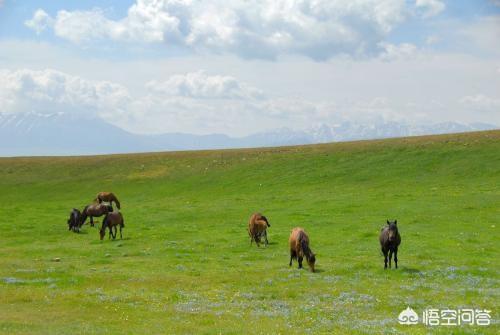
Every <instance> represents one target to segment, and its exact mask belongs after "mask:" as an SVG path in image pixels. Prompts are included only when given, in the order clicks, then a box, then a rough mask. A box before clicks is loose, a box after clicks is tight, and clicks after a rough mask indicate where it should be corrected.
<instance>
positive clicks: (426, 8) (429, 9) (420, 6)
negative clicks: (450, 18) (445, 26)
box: [415, 0, 446, 18]
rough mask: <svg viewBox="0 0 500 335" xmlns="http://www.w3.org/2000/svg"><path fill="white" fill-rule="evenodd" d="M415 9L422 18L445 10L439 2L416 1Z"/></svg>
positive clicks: (435, 0) (441, 2)
mask: <svg viewBox="0 0 500 335" xmlns="http://www.w3.org/2000/svg"><path fill="white" fill-rule="evenodd" d="M415 7H416V8H417V10H418V11H419V12H420V13H421V15H422V17H424V18H429V17H432V16H436V15H438V14H439V13H441V12H442V11H443V10H444V9H445V8H446V5H445V4H444V3H443V1H440V0H417V1H416V2H415Z"/></svg>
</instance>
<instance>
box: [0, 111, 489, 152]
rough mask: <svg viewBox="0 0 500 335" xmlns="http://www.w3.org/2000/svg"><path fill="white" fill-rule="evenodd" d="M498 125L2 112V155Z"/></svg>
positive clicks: (241, 144) (301, 140) (245, 144)
mask: <svg viewBox="0 0 500 335" xmlns="http://www.w3.org/2000/svg"><path fill="white" fill-rule="evenodd" d="M496 128H498V127H497V126H495V125H492V124H483V123H474V124H461V123H456V122H446V123H437V124H429V125H410V124H404V123H399V122H380V123H376V124H359V123H354V122H343V123H339V124H334V125H327V124H321V125H318V126H315V127H311V128H308V129H306V130H293V129H289V128H280V129H275V130H271V131H266V132H260V133H255V134H251V135H248V136H244V137H229V136H227V135H223V134H211V135H193V134H184V133H167V134H160V135H141V134H133V133H130V132H128V131H126V130H123V129H121V128H119V127H117V126H115V125H112V124H110V123H108V122H106V121H104V120H103V119H100V118H88V117H80V116H77V115H74V114H71V113H57V114H37V113H33V112H32V113H24V114H2V113H0V156H40V155H93V154H109V153H130V152H150V151H172V150H200V149H225V148H249V147H266V146H283V145H297V144H313V143H325V142H337V141H350V140H363V139H375V138H388V137H403V136H414V135H425V134H443V133H457V132H467V131H477V130H488V129H496Z"/></svg>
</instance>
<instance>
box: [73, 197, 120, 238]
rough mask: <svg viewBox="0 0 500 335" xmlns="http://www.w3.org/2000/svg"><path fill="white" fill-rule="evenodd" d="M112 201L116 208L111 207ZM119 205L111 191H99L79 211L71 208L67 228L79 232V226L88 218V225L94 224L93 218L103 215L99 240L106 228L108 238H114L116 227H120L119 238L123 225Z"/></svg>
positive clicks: (104, 233)
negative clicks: (91, 200)
mask: <svg viewBox="0 0 500 335" xmlns="http://www.w3.org/2000/svg"><path fill="white" fill-rule="evenodd" d="M113 203H114V204H115V206H116V208H117V209H116V210H115V209H114V208H113ZM120 209H121V205H120V201H118V198H117V197H116V196H115V195H114V194H113V193H111V192H99V193H98V194H97V196H96V197H95V199H94V201H93V202H92V203H91V204H89V205H87V206H85V207H84V208H83V210H82V211H81V212H80V211H79V210H78V209H76V208H73V209H72V210H71V213H70V214H69V219H68V229H69V230H72V231H74V232H80V228H81V227H82V226H83V225H84V224H85V221H86V220H87V218H89V221H90V226H91V227H93V226H94V218H95V217H100V216H103V215H105V216H104V220H102V225H101V228H100V229H99V236H100V238H101V240H102V239H103V238H104V236H105V235H106V228H108V229H109V238H111V237H113V239H115V238H116V234H117V229H118V228H117V227H119V228H120V238H122V237H123V236H122V229H123V228H124V227H125V222H124V220H123V215H122V213H120V211H119V210H120Z"/></svg>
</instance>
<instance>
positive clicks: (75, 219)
mask: <svg viewBox="0 0 500 335" xmlns="http://www.w3.org/2000/svg"><path fill="white" fill-rule="evenodd" d="M81 215H82V214H81V213H80V211H79V210H78V209H76V208H73V210H72V211H71V213H69V219H68V230H72V231H74V232H79V231H80V226H81V224H80V220H81Z"/></svg>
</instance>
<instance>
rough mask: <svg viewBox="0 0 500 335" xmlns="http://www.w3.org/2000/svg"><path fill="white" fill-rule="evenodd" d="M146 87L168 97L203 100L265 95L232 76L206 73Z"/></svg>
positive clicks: (175, 78)
mask: <svg viewBox="0 0 500 335" xmlns="http://www.w3.org/2000/svg"><path fill="white" fill-rule="evenodd" d="M146 87H147V88H148V89H150V90H151V91H152V92H156V93H159V94H163V95H166V96H183V97H191V98H201V99H259V98H263V96H264V93H263V92H262V91H261V90H259V89H257V88H255V87H252V86H250V85H247V84H245V83H241V82H239V81H238V80H236V79H235V78H233V77H230V76H220V75H214V76H209V75H207V74H206V73H205V72H204V71H197V72H189V73H186V74H178V75H173V76H171V77H170V78H169V79H168V80H166V81H150V82H148V83H147V84H146Z"/></svg>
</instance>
